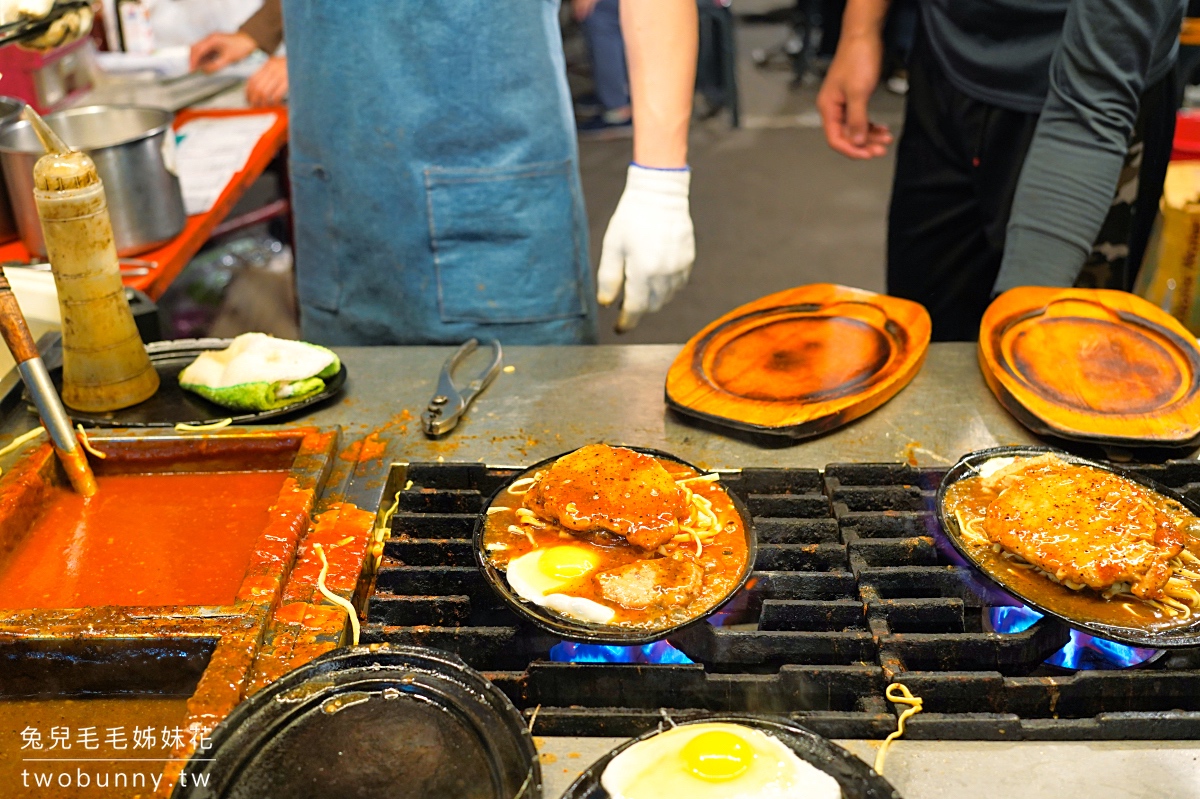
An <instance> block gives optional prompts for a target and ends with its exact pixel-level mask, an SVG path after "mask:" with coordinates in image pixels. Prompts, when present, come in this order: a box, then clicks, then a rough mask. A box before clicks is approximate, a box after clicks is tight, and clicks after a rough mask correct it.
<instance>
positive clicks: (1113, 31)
mask: <svg viewBox="0 0 1200 799" xmlns="http://www.w3.org/2000/svg"><path fill="white" fill-rule="evenodd" d="M1183 6H1184V0H924V3H923V8H922V10H923V13H924V21H925V25H926V29H927V31H928V33H929V39H930V42H931V44H932V46H933V50H934V53H935V54H936V56H937V58H938V59H939V61H941V63H942V67H943V69H944V70H945V72H946V74H947V77H948V78H949V79H950V80H951V81H952V82H953V83H955V85H956V86H957V87H958V88H959V89H960V90H961V91H963V92H964V93H966V94H968V95H969V96H972V97H975V98H976V99H979V100H982V101H984V102H988V103H991V104H993V105H997V106H1000V107H1003V108H1011V109H1013V110H1016V111H1026V112H1038V111H1040V112H1041V117H1040V119H1039V120H1038V125H1037V129H1036V132H1035V133H1034V137H1033V141H1032V143H1031V144H1030V147H1029V154H1028V155H1027V156H1026V158H1025V165H1024V167H1023V169H1022V171H1021V178H1020V181H1019V183H1018V185H1017V193H1016V197H1015V198H1014V201H1013V209H1012V215H1011V217H1010V219H1009V225H1008V238H1007V241H1006V245H1005V252H1004V261H1003V264H1002V266H1001V269H1000V275H999V277H998V278H997V281H996V290H997V291H1003V290H1006V289H1009V288H1012V287H1014V286H1021V285H1041V286H1070V285H1071V284H1072V283H1073V282H1074V281H1075V278H1076V277H1077V276H1078V274H1079V270H1080V268H1081V267H1082V266H1083V262H1084V259H1085V258H1086V257H1087V255H1088V253H1089V252H1090V251H1091V247H1092V243H1093V241H1094V240H1095V238H1096V235H1097V233H1098V232H1099V230H1100V226H1101V225H1102V224H1103V222H1104V218H1105V216H1106V215H1107V213H1108V209H1109V207H1110V206H1111V204H1112V198H1113V192H1114V191H1115V189H1116V184H1117V179H1118V177H1119V175H1120V172H1121V168H1122V166H1123V165H1124V161H1125V156H1126V153H1127V150H1128V145H1129V137H1130V134H1131V133H1132V132H1133V126H1134V123H1135V121H1136V119H1137V114H1138V104H1139V100H1140V98H1141V95H1142V93H1143V91H1145V89H1146V88H1147V87H1148V86H1150V85H1153V84H1154V83H1155V82H1156V81H1158V80H1160V79H1162V78H1163V77H1165V76H1166V74H1167V71H1168V70H1170V69H1171V68H1172V66H1173V64H1174V59H1175V54H1176V51H1177V46H1178V40H1179V27H1180V23H1181V19H1182V16H1183Z"/></svg>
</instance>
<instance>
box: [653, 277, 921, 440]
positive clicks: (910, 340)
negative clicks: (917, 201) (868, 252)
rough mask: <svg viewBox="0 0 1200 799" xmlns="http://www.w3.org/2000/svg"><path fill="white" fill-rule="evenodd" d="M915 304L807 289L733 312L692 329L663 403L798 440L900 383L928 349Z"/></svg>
mask: <svg viewBox="0 0 1200 799" xmlns="http://www.w3.org/2000/svg"><path fill="white" fill-rule="evenodd" d="M929 333H930V323H929V314H928V313H927V312H926V311H925V309H924V308H923V307H922V306H920V305H918V304H917V303H915V302H910V301H909V300H901V299H897V298H895V297H888V296H885V295H882V294H875V293H873V292H870V291H863V290H862V289H854V288H849V287H846V286H838V285H834V284H831V283H817V284H813V285H809V286H800V287H798V288H794V289H788V290H787V291H781V292H779V293H777V294H771V295H769V296H766V297H763V298H762V299H759V300H755V301H754V302H751V303H749V304H747V305H743V306H742V307H740V308H737V309H736V310H734V311H731V312H730V313H728V314H726V315H725V316H723V317H721V318H720V319H718V320H717V321H715V322H713V323H712V324H710V325H709V326H708V327H706V328H704V330H702V331H700V333H699V334H697V335H696V336H695V337H694V338H692V340H691V341H689V342H688V343H687V344H686V345H685V346H684V348H683V350H682V351H681V352H680V353H679V356H678V357H677V358H676V359H675V362H674V363H673V364H672V365H671V369H670V371H669V372H668V373H667V405H668V406H669V407H671V408H673V409H675V410H676V411H678V412H679V413H682V414H685V415H687V416H692V417H695V418H698V419H703V420H705V421H708V422H715V423H717V424H719V425H724V426H727V427H731V428H734V429H736V430H741V431H748V432H752V433H759V434H767V435H774V436H781V437H788V438H807V437H809V436H814V435H818V434H820V433H825V432H827V431H829V430H832V429H834V428H836V427H839V426H841V425H843V424H846V423H847V422H849V421H851V420H853V419H857V418H858V417H860V416H862V415H864V414H866V413H869V412H870V411H872V410H874V409H875V408H878V407H879V406H880V405H882V404H883V403H885V402H887V401H888V400H889V399H891V398H892V397H893V396H895V395H896V393H897V392H899V391H900V389H902V388H904V386H906V385H907V384H908V381H910V380H912V378H913V376H914V375H916V373H917V370H918V369H920V368H921V362H922V361H923V360H924V358H925V351H926V349H928V346H929Z"/></svg>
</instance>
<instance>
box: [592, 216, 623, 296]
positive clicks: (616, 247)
mask: <svg viewBox="0 0 1200 799" xmlns="http://www.w3.org/2000/svg"><path fill="white" fill-rule="evenodd" d="M615 222H616V219H615V214H614V220H613V221H612V222H609V223H608V232H607V233H605V234H604V243H603V244H602V245H601V247H600V267H599V269H598V270H597V271H596V301H597V302H599V303H600V304H601V305H612V304H613V302H614V301H616V299H617V296H618V295H620V293H621V285H622V284H623V283H624V282H625V248H624V247H623V246H622V244H621V240H620V236H619V235H618V232H617V227H618V225H617V224H614V223H615Z"/></svg>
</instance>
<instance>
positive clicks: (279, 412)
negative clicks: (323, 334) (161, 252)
mask: <svg viewBox="0 0 1200 799" xmlns="http://www.w3.org/2000/svg"><path fill="white" fill-rule="evenodd" d="M230 342H231V339H222V338H193V339H179V340H177V341H156V342H154V343H152V344H148V345H146V351H147V352H148V353H149V354H150V363H152V364H153V365H154V368H155V369H156V370H157V371H158V377H159V387H158V391H157V392H156V393H155V394H154V396H153V397H151V398H150V399H148V400H146V401H145V402H139V403H138V404H137V405H134V406H132V407H130V408H122V409H121V410H119V411H110V412H108V413H88V412H86V411H77V410H75V409H74V408H67V415H68V416H70V417H71V420H72V421H75V422H79V423H81V424H84V425H87V426H89V427H174V426H175V425H177V424H191V425H206V424H216V423H217V422H220V421H223V420H225V419H233V422H232V423H233V424H239V425H240V424H255V423H258V422H273V421H275V420H277V419H279V418H280V417H283V416H289V415H291V414H294V413H297V412H299V411H302V410H304V409H306V408H311V407H312V406H314V405H317V404H319V403H321V402H324V401H325V400H327V399H329V398H330V397H332V396H334V395H336V394H338V393H339V392H341V390H342V387H343V386H345V385H346V365H345V364H342V367H341V369H339V370H338V373H337V374H336V375H334V376H333V377H331V378H330V379H329V380H327V381H325V390H324V391H322V392H320V393H319V394H315V395H313V396H311V397H309V398H308V399H303V400H300V401H299V402H294V403H292V404H291V405H285V406H284V407H282V408H274V409H272V410H269V411H235V410H232V409H230V408H223V407H221V406H220V405H217V404H216V403H213V402H209V401H208V400H206V399H204V397H201V396H200V395H199V394H193V393H192V392H190V391H185V390H184V389H183V387H182V386H180V385H179V373H180V372H182V371H183V370H184V369H185V368H186V367H187V366H188V364H190V363H191V362H192V361H194V360H196V358H197V357H199V355H200V353H202V352H206V351H208V350H223V349H225V348H226V347H228V346H229V344H230ZM50 379H51V380H53V381H54V387H55V388H56V389H58V391H59V393H61V392H62V367H61V366H60V367H58V368H56V369H52V370H51V371H50Z"/></svg>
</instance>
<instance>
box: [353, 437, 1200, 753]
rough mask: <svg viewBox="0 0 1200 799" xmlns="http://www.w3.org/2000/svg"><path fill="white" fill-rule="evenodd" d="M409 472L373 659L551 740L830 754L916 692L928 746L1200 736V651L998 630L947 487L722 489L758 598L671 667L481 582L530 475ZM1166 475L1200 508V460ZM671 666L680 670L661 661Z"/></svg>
mask: <svg viewBox="0 0 1200 799" xmlns="http://www.w3.org/2000/svg"><path fill="white" fill-rule="evenodd" d="M396 468H397V469H399V470H402V473H397V474H393V475H392V477H391V481H390V482H389V484H390V485H406V484H408V481H410V480H411V481H412V483H411V485H410V486H409V488H408V489H406V490H405V491H403V492H401V495H400V502H399V511H398V512H397V513H396V515H395V517H394V518H393V520H392V531H391V538H390V540H388V541H387V543H386V545H385V547H386V549H385V558H384V562H383V564H382V566H381V567H380V570H379V574H378V577H377V580H376V593H375V594H374V595H373V596H372V597H371V599H370V606H369V619H368V624H367V625H365V626H364V628H363V640H364V642H369V641H388V642H392V643H402V644H417V645H423V646H433V647H439V648H442V649H448V650H451V651H454V652H457V653H458V654H459V655H461V656H462V657H463V658H464V659H465V660H466V661H467V662H468V663H469V664H471V665H472V666H474V667H476V668H478V669H481V670H483V671H485V672H486V673H487V675H488V677H489V679H491V680H492V681H493V682H495V683H496V684H497V685H499V686H500V687H501V688H502V689H503V690H504V691H505V693H506V694H508V696H509V697H511V698H512V699H513V701H514V702H515V703H516V704H517V706H518V707H519V708H521V709H522V710H523V711H524V713H525V714H526V717H527V718H529V717H532V716H533V715H534V711H535V709H536V720H535V729H534V731H535V733H536V734H538V735H589V736H595V735H614V736H630V735H636V734H638V733H640V732H642V731H644V730H646V729H649V728H651V727H653V726H654V725H655V724H657V723H658V722H659V721H660V720H661V717H662V716H661V714H662V712H663V711H664V710H666V711H667V712H669V713H670V714H671V717H672V718H678V719H685V718H688V717H689V714H696V713H699V712H702V711H710V712H712V711H717V712H731V713H737V712H742V713H744V712H751V713H774V714H781V715H786V716H789V717H791V718H792V719H794V720H796V721H798V722H800V723H802V724H804V725H805V726H807V727H809V728H810V729H813V730H815V731H817V732H819V733H821V734H823V735H825V736H827V737H832V738H881V737H883V736H885V735H887V734H888V733H889V732H891V731H893V730H894V729H895V728H896V711H895V709H894V708H893V706H892V705H891V703H889V702H888V701H887V700H886V698H885V696H884V689H885V688H886V687H887V686H888V684H889V683H891V682H902V683H904V684H905V685H906V686H907V687H908V688H909V689H910V690H912V692H913V693H914V694H917V695H919V696H921V697H922V698H923V699H924V700H925V710H926V712H925V713H922V714H921V715H919V716H917V717H915V718H913V719H912V720H911V721H910V722H909V724H908V729H909V734H910V735H912V736H913V737H920V738H926V739H935V738H940V739H951V740H952V739H959V740H964V739H965V740H970V739H980V738H985V739H1003V740H1063V739H1079V740H1086V739H1100V738H1103V739H1146V738H1150V739H1158V740H1166V739H1194V738H1200V657H1196V656H1195V653H1191V652H1190V650H1189V651H1182V650H1181V651H1175V652H1171V653H1168V654H1169V657H1167V656H1164V657H1154V656H1151V657H1149V658H1142V662H1141V664H1140V666H1139V667H1138V668H1107V669H1090V670H1089V669H1088V668H1087V666H1088V665H1090V664H1091V663H1092V659H1093V658H1095V657H1097V656H1098V655H1099V654H1100V650H1105V644H1104V643H1101V642H1096V641H1091V642H1089V643H1088V644H1087V645H1086V646H1083V648H1082V649H1080V647H1081V645H1083V642H1081V641H1073V639H1072V635H1071V631H1070V630H1069V629H1068V628H1067V627H1065V626H1064V625H1062V624H1060V623H1059V622H1057V621H1055V620H1052V619H1031V618H1026V619H1024V620H1023V622H1022V625H1021V627H1020V629H1018V628H1010V630H1011V631H1010V632H1007V633H998V632H996V631H995V628H994V627H993V624H992V619H991V615H990V614H991V613H992V612H994V610H995V609H996V608H998V607H999V606H1000V605H1003V604H1004V603H1005V602H1006V601H1009V600H1005V599H1003V598H998V597H997V596H996V593H995V590H994V589H993V588H991V587H990V585H989V584H987V583H986V582H985V581H983V580H982V579H981V578H977V577H976V575H975V573H974V572H973V570H971V569H970V568H969V567H967V566H965V565H963V564H962V563H961V562H959V561H957V560H955V559H954V558H953V557H952V555H951V553H949V552H948V551H947V550H946V549H945V548H943V547H939V545H938V541H939V539H940V538H942V533H941V531H940V529H939V528H938V523H937V519H936V514H935V513H934V512H933V506H934V495H935V493H936V490H937V486H938V483H939V482H940V480H941V477H942V472H941V471H939V470H934V469H916V468H912V467H910V466H906V465H903V464H832V465H830V466H828V467H826V469H825V470H824V471H823V472H821V471H818V470H815V469H754V468H748V469H744V470H743V471H742V472H740V473H731V474H722V478H721V479H722V481H723V483H724V484H725V485H726V487H727V488H729V490H731V491H733V492H735V493H737V494H739V495H740V496H741V497H742V499H744V500H745V501H746V503H747V504H748V506H749V507H750V509H751V511H752V512H753V514H754V516H755V527H756V529H757V532H758V540H759V552H758V559H757V561H756V565H755V571H754V574H753V575H752V576H751V578H750V581H748V583H747V587H746V588H745V589H744V590H743V591H742V592H741V594H739V595H738V596H736V597H735V598H734V600H733V601H732V602H731V604H730V605H728V606H727V607H726V609H725V610H724V611H722V613H721V614H718V615H716V616H714V617H713V619H712V620H711V621H710V622H708V623H704V624H696V625H692V626H691V627H688V628H687V629H686V630H684V631H683V632H682V633H681V634H679V635H676V636H672V638H671V641H670V647H671V649H666V647H665V645H658V644H656V645H652V646H654V647H660V648H659V649H658V650H653V652H650V651H647V650H646V649H645V648H642V647H638V648H634V649H632V650H630V649H624V648H618V649H619V651H617V650H614V651H603V652H600V651H597V649H603V650H608V649H610V648H607V647H601V648H595V647H593V648H590V649H589V648H585V647H573V646H571V645H566V644H563V643H562V642H561V641H559V640H558V639H555V638H551V637H548V636H546V635H544V634H543V633H540V632H539V631H538V630H536V629H534V628H532V627H529V626H526V625H524V624H523V623H522V622H521V621H519V620H518V619H517V618H516V617H515V616H514V615H513V614H512V613H510V612H509V611H508V610H506V609H505V608H504V607H503V606H502V605H501V604H500V603H499V602H498V600H497V599H496V598H495V596H494V594H493V593H492V592H491V591H490V589H489V588H488V586H487V585H486V584H485V583H484V581H483V578H482V576H481V575H480V574H479V572H478V570H477V569H476V567H475V564H474V558H473V553H472V552H471V533H472V529H473V527H474V523H475V517H476V514H478V513H479V512H480V510H481V508H482V505H483V501H484V498H486V497H487V496H488V495H490V493H491V492H492V491H493V490H495V488H496V487H497V486H498V485H499V484H500V483H501V482H503V481H504V480H506V479H509V478H510V477H511V476H512V475H513V474H514V473H515V471H514V470H511V469H491V468H488V467H486V466H484V465H482V464H477V463H470V464H468V463H413V464H409V465H408V466H406V467H405V466H401V467H396ZM1148 471H1149V472H1150V473H1151V475H1152V476H1153V477H1154V478H1155V479H1156V480H1159V481H1160V482H1164V483H1166V484H1168V485H1171V486H1174V487H1176V488H1179V489H1180V490H1182V491H1184V492H1192V493H1200V464H1197V463H1196V462H1193V461H1178V462H1173V463H1170V464H1168V465H1166V466H1165V467H1149V468H1148ZM1072 646H1074V647H1075V649H1074V650H1073V649H1072ZM572 650H573V651H572ZM672 651H674V652H677V653H678V654H673V655H672V657H673V658H677V659H671V660H670V661H669V662H653V661H654V659H655V658H656V657H661V656H662V655H663V653H664V652H665V653H668V654H671V653H672ZM568 652H570V653H571V654H570V655H569V656H568ZM1072 652H1075V653H1076V654H1074V655H1072V657H1075V658H1076V659H1074V660H1067V659H1066V657H1067V655H1068V654H1070V653H1072ZM1138 657H1139V658H1141V655H1138ZM1060 658H1061V660H1058V662H1059V663H1060V664H1061V665H1047V663H1046V662H1047V660H1050V661H1052V662H1053V661H1055V660H1057V659H1060ZM564 660H569V661H570V662H563V661H564ZM688 661H690V662H688Z"/></svg>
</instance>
